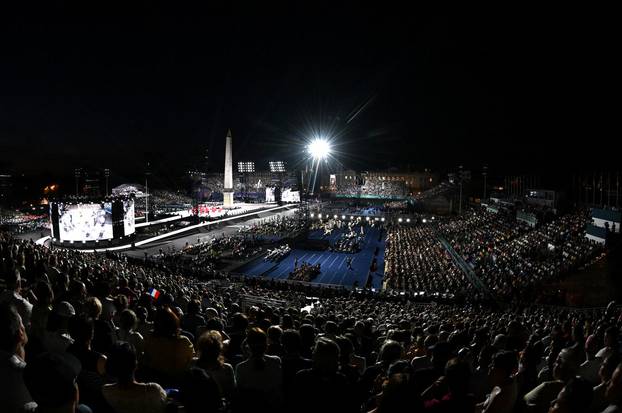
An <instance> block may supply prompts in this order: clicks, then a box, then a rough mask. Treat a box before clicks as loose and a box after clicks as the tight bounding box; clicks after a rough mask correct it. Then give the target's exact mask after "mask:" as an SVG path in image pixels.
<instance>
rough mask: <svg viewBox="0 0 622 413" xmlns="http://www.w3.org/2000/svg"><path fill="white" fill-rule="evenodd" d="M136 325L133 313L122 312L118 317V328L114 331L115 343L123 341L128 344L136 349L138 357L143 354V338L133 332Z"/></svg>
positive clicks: (136, 319) (128, 311)
mask: <svg viewBox="0 0 622 413" xmlns="http://www.w3.org/2000/svg"><path fill="white" fill-rule="evenodd" d="M137 325H138V318H137V317H136V313H134V311H132V310H129V309H126V310H123V311H122V312H121V314H120V316H119V327H118V328H117V329H116V331H115V335H116V340H117V341H125V342H126V343H130V344H131V345H133V346H134V348H135V349H136V352H137V353H138V355H139V356H141V355H142V354H143V349H144V347H145V340H144V339H143V336H142V335H141V334H140V333H139V332H138V331H136V330H135V328H136V326H137Z"/></svg>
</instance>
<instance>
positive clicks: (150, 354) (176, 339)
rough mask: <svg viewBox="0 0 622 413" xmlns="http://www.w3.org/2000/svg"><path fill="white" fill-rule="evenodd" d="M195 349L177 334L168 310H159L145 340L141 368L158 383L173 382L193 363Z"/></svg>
mask: <svg viewBox="0 0 622 413" xmlns="http://www.w3.org/2000/svg"><path fill="white" fill-rule="evenodd" d="M193 356H194V347H193V346H192V343H191V342H190V340H188V338H187V337H184V336H182V335H180V334H179V319H178V318H177V316H176V315H175V314H174V313H173V311H171V309H170V308H167V307H163V308H161V309H160V310H158V312H157V314H156V318H155V321H154V324H153V333H152V334H150V335H149V336H147V338H146V339H145V354H144V358H143V364H144V366H145V368H146V369H147V373H148V374H152V375H154V377H156V378H157V379H158V382H160V383H162V382H165V383H171V382H174V381H175V380H176V379H177V378H178V377H179V376H180V375H181V373H182V372H184V371H185V370H186V369H187V368H188V367H189V366H190V363H191V362H192V357H193Z"/></svg>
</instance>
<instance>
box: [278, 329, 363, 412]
mask: <svg viewBox="0 0 622 413" xmlns="http://www.w3.org/2000/svg"><path fill="white" fill-rule="evenodd" d="M293 391H294V397H293V398H292V401H293V402H294V403H295V405H294V406H290V409H294V408H295V409H296V410H297V411H299V412H305V413H306V412H309V413H311V412H321V411H335V412H344V413H347V412H357V411H358V408H359V403H358V400H357V398H356V397H355V395H354V389H353V388H352V386H351V385H350V384H349V383H348V379H347V378H346V377H345V376H344V375H343V374H341V373H340V372H339V346H337V344H336V343H335V342H334V341H332V340H329V339H326V338H320V339H318V340H317V342H316V344H315V348H314V350H313V367H312V368H311V369H307V370H302V371H299V372H298V374H296V379H295V381H294V389H293ZM318 395H322V397H318Z"/></svg>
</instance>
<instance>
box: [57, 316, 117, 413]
mask: <svg viewBox="0 0 622 413" xmlns="http://www.w3.org/2000/svg"><path fill="white" fill-rule="evenodd" d="M69 330H70V332H71V336H72V337H73V339H74V342H73V344H71V345H70V346H69V347H68V348H67V353H69V354H71V355H73V356H74V357H76V358H77V359H78V360H79V361H80V364H81V366H82V368H81V370H80V374H79V375H78V386H79V388H80V401H81V402H83V403H85V404H86V405H88V406H89V407H91V408H92V409H94V410H95V411H97V412H99V411H102V412H105V411H109V410H110V407H109V406H108V405H107V403H106V401H105V400H104V399H103V396H102V393H101V388H102V386H103V385H104V384H105V383H106V380H105V373H106V356H104V355H103V354H101V353H98V352H97V351H93V350H92V349H91V341H92V340H93V331H94V327H93V321H92V320H91V319H86V318H82V317H76V318H74V319H73V320H72V322H71V324H70V326H69Z"/></svg>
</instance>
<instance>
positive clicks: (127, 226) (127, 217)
mask: <svg viewBox="0 0 622 413" xmlns="http://www.w3.org/2000/svg"><path fill="white" fill-rule="evenodd" d="M134 219H135V216H134V200H133V199H126V200H125V201H123V231H124V235H130V234H133V233H134V232H135V231H136V227H135V221H134Z"/></svg>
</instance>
